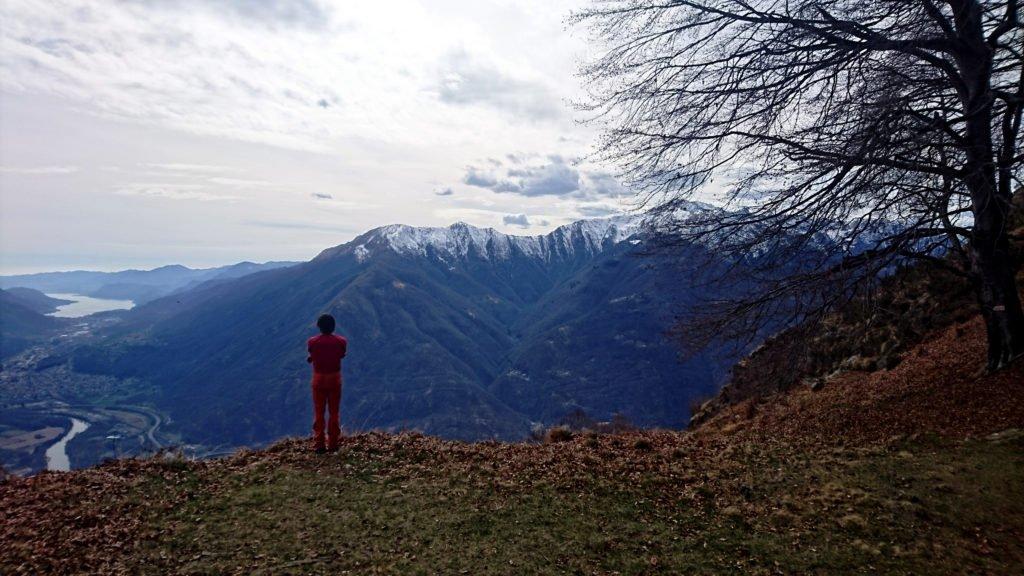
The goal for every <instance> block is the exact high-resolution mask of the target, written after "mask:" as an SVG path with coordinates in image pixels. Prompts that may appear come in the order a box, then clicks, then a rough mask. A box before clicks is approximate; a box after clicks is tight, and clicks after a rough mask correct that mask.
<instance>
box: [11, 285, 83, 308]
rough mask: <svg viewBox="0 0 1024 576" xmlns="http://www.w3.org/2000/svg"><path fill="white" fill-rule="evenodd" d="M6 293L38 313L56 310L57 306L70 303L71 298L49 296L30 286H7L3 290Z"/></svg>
mask: <svg viewBox="0 0 1024 576" xmlns="http://www.w3.org/2000/svg"><path fill="white" fill-rule="evenodd" d="M4 292H6V293H7V294H9V295H10V296H12V297H14V298H15V299H16V300H17V301H18V303H20V304H22V305H23V306H25V307H26V308H28V309H29V310H32V311H33V312H38V313H39V314H49V313H50V312H54V311H56V310H57V307H58V306H62V305H64V304H71V300H64V299H62V298H51V297H49V296H47V295H46V294H43V293H42V292H40V291H39V290H34V289H32V288H18V287H15V288H8V289H6V290H4Z"/></svg>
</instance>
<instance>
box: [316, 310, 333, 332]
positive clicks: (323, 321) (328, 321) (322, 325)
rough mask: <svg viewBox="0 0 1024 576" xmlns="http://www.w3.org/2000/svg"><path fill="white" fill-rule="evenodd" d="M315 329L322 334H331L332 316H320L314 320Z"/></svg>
mask: <svg viewBox="0 0 1024 576" xmlns="http://www.w3.org/2000/svg"><path fill="white" fill-rule="evenodd" d="M316 327H317V328H319V329H320V332H322V333H324V334H331V333H332V332H334V316H331V315H330V314H321V315H320V317H319V318H317V319H316Z"/></svg>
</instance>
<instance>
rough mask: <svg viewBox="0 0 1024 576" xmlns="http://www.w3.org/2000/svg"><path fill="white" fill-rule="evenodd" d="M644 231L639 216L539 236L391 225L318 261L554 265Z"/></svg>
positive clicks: (463, 226)
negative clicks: (414, 259) (384, 258)
mask: <svg viewBox="0 0 1024 576" xmlns="http://www.w3.org/2000/svg"><path fill="white" fill-rule="evenodd" d="M639 231H640V219H639V218H638V217H634V216H614V217H611V218H597V219H590V220H579V221H577V222H573V223H571V224H566V225H564V226H559V227H558V228H556V229H554V230H552V231H551V232H549V233H548V234H544V235H537V236H516V235H512V234H504V233H502V232H498V231H497V230H495V229H493V228H477V227H476V226H472V225H470V224H466V223H465V222H457V223H455V224H452V225H451V226H448V227H445V228H433V227H414V226H407V225H405V224H391V225H388V226H382V227H380V228H375V229H373V230H371V231H369V232H367V233H365V234H363V235H361V236H359V237H358V238H356V239H355V240H353V241H352V242H349V243H346V244H342V245H340V246H335V247H334V248H328V249H327V250H324V251H323V252H322V253H321V254H320V255H319V256H317V259H323V258H332V257H335V256H338V255H341V254H347V253H353V254H355V255H356V257H357V258H358V259H359V260H360V261H363V260H366V259H367V258H370V257H372V256H373V254H374V253H375V252H378V251H380V250H390V251H393V252H396V253H398V254H405V255H417V256H425V257H435V258H438V259H440V260H444V261H449V260H453V259H463V258H467V257H477V258H484V259H491V260H507V259H509V258H511V257H513V256H517V255H521V256H528V257H536V258H539V259H541V260H543V261H545V262H549V261H551V260H552V259H555V258H572V257H577V256H587V257H589V256H593V255H595V254H597V253H599V252H601V251H602V250H605V249H606V248H608V247H609V246H613V245H615V244H618V243H619V242H622V241H624V240H626V239H628V238H629V237H631V236H633V235H635V234H637V233H638V232H639ZM581 252H582V254H581Z"/></svg>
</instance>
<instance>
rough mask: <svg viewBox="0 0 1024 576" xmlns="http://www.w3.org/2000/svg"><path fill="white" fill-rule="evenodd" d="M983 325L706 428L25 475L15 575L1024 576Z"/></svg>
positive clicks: (958, 329) (1013, 464) (1014, 472)
mask: <svg viewBox="0 0 1024 576" xmlns="http://www.w3.org/2000/svg"><path fill="white" fill-rule="evenodd" d="M978 330H979V326H978V322H977V321H976V320H972V321H970V322H968V323H966V324H960V325H956V326H952V327H950V328H949V329H948V330H947V331H945V332H943V333H941V334H940V335H939V336H938V337H937V338H932V339H928V340H926V341H925V342H924V343H923V344H921V345H918V346H915V347H913V348H911V349H910V350H909V351H908V352H907V354H906V359H905V360H904V361H903V362H902V363H901V364H900V366H898V367H896V368H894V369H892V370H889V371H885V372H876V373H854V372H851V373H848V374H847V375H845V376H843V377H842V379H836V380H834V381H830V382H829V383H828V384H827V385H826V386H825V387H824V388H822V389H821V390H819V391H811V390H810V389H807V388H804V387H798V388H793V389H789V390H786V391H783V392H780V393H779V394H778V395H777V396H775V397H771V398H765V399H763V400H762V401H761V402H760V403H758V404H756V405H754V404H742V403H741V404H740V405H737V406H733V407H730V408H729V409H728V410H726V411H723V412H722V413H721V414H719V415H717V416H716V417H715V418H714V419H712V420H710V421H709V422H708V423H706V424H705V425H704V426H702V427H701V428H700V429H699V430H697V431H696V432H669V431H647V432H625V433H618V434H596V433H591V432H581V433H576V434H573V435H571V437H569V438H568V439H565V440H564V441H551V442H548V443H544V444H506V443H497V442H484V443H463V442H457V441H444V440H440V439H437V438H434V437H429V436H423V435H419V434H398V435H390V434H380V433H369V434H360V435H356V436H350V437H347V438H345V439H344V443H343V445H342V449H341V451H340V453H339V454H336V455H328V456H320V457H318V456H315V455H312V454H310V453H309V452H308V451H307V445H306V443H305V442H304V441H300V440H287V441H283V442H280V443H278V444H275V445H274V446H272V447H270V448H269V449H267V450H264V451H249V450H244V451H241V452H239V453H237V454H236V455H235V456H233V457H230V458H226V459H222V460H210V461H200V462H189V461H184V460H181V459H178V458H175V457H173V455H170V454H168V455H165V456H163V457H157V458H152V459H145V460H121V461H114V462H108V463H106V464H104V465H102V466H99V467H96V468H92V469H87V470H82V471H76V472H71V473H64V474H60V473H41V474H39V475H37V476H35V477H32V478H27V479H11V480H9V481H8V482H7V483H6V484H3V485H0V526H2V528H0V547H2V549H4V550H5V554H4V555H3V556H2V557H0V571H2V572H3V573H10V574H37V573H65V574H75V573H117V574H192V573H238V574H256V573H273V574H326V573H337V572H343V571H351V572H353V573H383V574H409V573H477V574H531V573H565V572H579V573H595V574H611V573H629V574H656V573H744V574H777V573H784V574H791V573H800V574H806V573H823V574H836V573H844V574H920V573H928V574H963V573H975V574H1015V573H1021V571H1022V570H1024V433H1022V432H1021V430H1022V429H1024V401H1022V397H1024V394H1022V391H1021V386H1022V383H1024V365H1017V366H1013V367H1012V368H1011V369H1009V370H1007V371H1004V372H1000V373H997V374H994V375H983V374H980V373H979V372H978V371H977V368H978V362H980V360H979V358H980V357H981V355H980V353H979V352H978V350H977V348H978V347H979V346H980V344H979V343H980V338H979V337H978V336H979V334H978V333H977V331H978ZM751 406H754V407H751ZM551 438H552V440H557V439H564V438H565V435H552V436H551Z"/></svg>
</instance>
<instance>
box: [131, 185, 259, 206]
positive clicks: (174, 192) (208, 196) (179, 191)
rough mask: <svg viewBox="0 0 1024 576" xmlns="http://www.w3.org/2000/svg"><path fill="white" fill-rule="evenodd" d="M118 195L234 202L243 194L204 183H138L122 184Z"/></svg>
mask: <svg viewBox="0 0 1024 576" xmlns="http://www.w3.org/2000/svg"><path fill="white" fill-rule="evenodd" d="M114 194H117V195H118V196H141V197H144V198H163V199H169V200H198V201H201V202H233V201H235V200H241V199H242V197H241V196H232V195H228V194H220V193H216V192H211V191H209V190H208V189H207V187H206V186H204V185H202V184H178V183H166V182H164V183H137V184H127V185H124V186H120V187H118V188H117V189H115V190H114Z"/></svg>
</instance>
